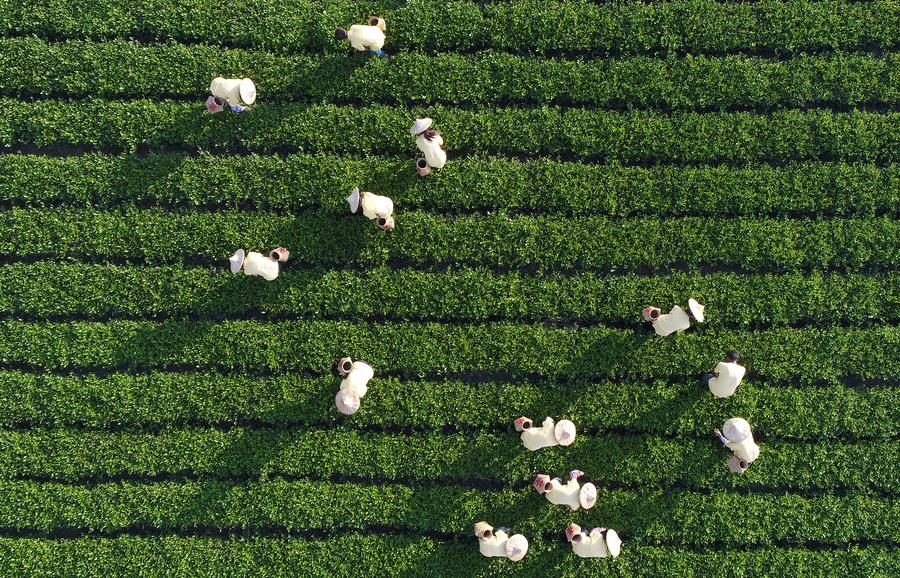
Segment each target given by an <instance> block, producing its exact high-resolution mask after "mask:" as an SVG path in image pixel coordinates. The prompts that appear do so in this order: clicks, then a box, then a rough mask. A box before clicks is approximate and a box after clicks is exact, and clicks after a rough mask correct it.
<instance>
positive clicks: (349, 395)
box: [334, 389, 359, 415]
mask: <svg viewBox="0 0 900 578" xmlns="http://www.w3.org/2000/svg"><path fill="white" fill-rule="evenodd" d="M334 404H335V405H336V406H337V408H338V411H339V412H341V413H342V414H344V415H353V414H354V413H356V412H357V411H358V410H359V396H358V395H356V392H355V391H353V390H352V389H342V390H340V391H338V392H337V395H335V396H334Z"/></svg>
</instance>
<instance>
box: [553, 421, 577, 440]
mask: <svg viewBox="0 0 900 578" xmlns="http://www.w3.org/2000/svg"><path fill="white" fill-rule="evenodd" d="M553 436H554V437H555V438H556V441H557V442H559V445H561V446H569V445H572V442H574V441H575V424H574V423H572V422H571V421H569V420H567V419H561V420H559V422H558V423H557V424H556V427H555V428H554V429H553Z"/></svg>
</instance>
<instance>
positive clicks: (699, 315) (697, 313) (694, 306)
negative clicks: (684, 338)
mask: <svg viewBox="0 0 900 578" xmlns="http://www.w3.org/2000/svg"><path fill="white" fill-rule="evenodd" d="M688 309H690V310H691V315H693V316H694V319H696V320H697V321H699V322H700V323H703V319H704V317H703V310H704V309H706V306H705V305H700V304H699V303H697V300H696V299H688Z"/></svg>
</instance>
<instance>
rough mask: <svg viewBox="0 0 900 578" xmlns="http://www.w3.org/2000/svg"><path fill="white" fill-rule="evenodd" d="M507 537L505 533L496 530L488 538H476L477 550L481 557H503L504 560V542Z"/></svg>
mask: <svg viewBox="0 0 900 578" xmlns="http://www.w3.org/2000/svg"><path fill="white" fill-rule="evenodd" d="M508 540H509V537H508V536H507V535H506V532H504V531H502V530H496V531H495V532H494V535H493V536H491V537H490V538H487V539H485V538H478V549H479V550H480V551H481V555H482V556H488V557H489V558H493V557H495V556H503V557H504V558H506V542H507V541H508Z"/></svg>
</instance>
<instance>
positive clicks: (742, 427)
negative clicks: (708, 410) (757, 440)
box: [722, 417, 751, 442]
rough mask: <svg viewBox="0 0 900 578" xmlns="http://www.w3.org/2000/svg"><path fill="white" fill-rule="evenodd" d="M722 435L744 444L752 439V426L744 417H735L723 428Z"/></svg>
mask: <svg viewBox="0 0 900 578" xmlns="http://www.w3.org/2000/svg"><path fill="white" fill-rule="evenodd" d="M722 434H723V435H724V436H725V437H726V438H728V439H729V440H731V441H733V442H742V441H744V440H745V439H747V438H748V437H750V434H751V432H750V424H749V423H747V420H745V419H744V418H742V417H733V418H731V419H730V420H728V421H726V422H725V425H724V426H722Z"/></svg>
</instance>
